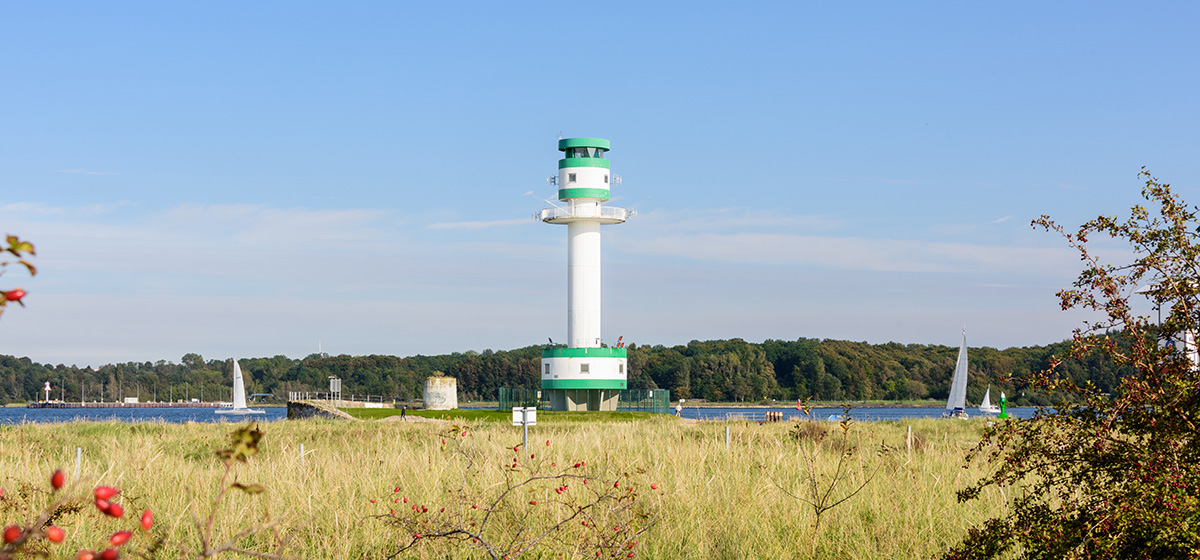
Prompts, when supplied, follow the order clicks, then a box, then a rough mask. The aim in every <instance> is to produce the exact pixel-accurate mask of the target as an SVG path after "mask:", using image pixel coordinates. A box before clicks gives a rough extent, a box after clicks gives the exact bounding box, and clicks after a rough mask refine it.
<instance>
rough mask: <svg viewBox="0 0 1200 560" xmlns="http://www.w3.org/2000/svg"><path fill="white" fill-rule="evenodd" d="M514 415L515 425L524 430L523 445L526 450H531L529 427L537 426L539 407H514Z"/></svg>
mask: <svg viewBox="0 0 1200 560" xmlns="http://www.w3.org/2000/svg"><path fill="white" fill-rule="evenodd" d="M512 415H513V416H512V420H513V425H514V426H521V427H522V428H524V432H525V436H524V437H523V438H522V439H521V443H522V444H523V445H524V446H525V449H529V427H530V426H536V425H537V407H534V406H514V407H512Z"/></svg>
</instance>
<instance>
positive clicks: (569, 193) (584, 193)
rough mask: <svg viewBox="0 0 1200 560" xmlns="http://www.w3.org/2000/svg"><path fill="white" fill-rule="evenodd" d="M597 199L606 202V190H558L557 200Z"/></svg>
mask: <svg viewBox="0 0 1200 560" xmlns="http://www.w3.org/2000/svg"><path fill="white" fill-rule="evenodd" d="M571 198H599V199H600V200H608V189H558V199H559V200H567V199H571Z"/></svg>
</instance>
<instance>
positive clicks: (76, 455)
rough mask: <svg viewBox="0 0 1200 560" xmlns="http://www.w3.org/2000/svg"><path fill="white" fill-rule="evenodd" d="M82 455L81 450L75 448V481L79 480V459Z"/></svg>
mask: <svg viewBox="0 0 1200 560" xmlns="http://www.w3.org/2000/svg"><path fill="white" fill-rule="evenodd" d="M82 455H83V449H82V448H79V447H76V448H75V480H79V459H80V457H81V456H82Z"/></svg>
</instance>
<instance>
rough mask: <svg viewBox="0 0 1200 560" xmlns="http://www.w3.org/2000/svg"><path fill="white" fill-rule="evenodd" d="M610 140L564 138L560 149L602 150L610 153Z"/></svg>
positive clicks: (559, 142) (560, 142)
mask: <svg viewBox="0 0 1200 560" xmlns="http://www.w3.org/2000/svg"><path fill="white" fill-rule="evenodd" d="M608 145H609V144H608V140H605V139H603V138H563V139H562V140H559V141H558V149H559V150H560V151H564V150H566V149H567V148H601V149H603V150H604V151H606V152H607V151H608V150H610V149H611V148H609V147H608Z"/></svg>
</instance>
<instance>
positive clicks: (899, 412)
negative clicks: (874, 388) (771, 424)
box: [671, 404, 1037, 422]
mask: <svg viewBox="0 0 1200 560" xmlns="http://www.w3.org/2000/svg"><path fill="white" fill-rule="evenodd" d="M671 410H672V411H674V408H672V409H671ZM1036 410H1037V409H1036V408H1009V409H1008V414H1009V415H1010V416H1013V417H1016V418H1032V417H1033V413H1034V411H1036ZM768 411H771V412H782V413H783V419H784V421H790V420H796V419H800V418H811V419H813V420H828V419H829V418H830V417H831V416H837V417H840V416H841V415H842V412H843V411H842V409H840V408H814V409H812V415H810V416H807V417H806V416H805V415H804V413H803V412H801V411H799V410H796V408H795V407H790V408H785V407H774V408H767V407H762V408H750V407H746V408H741V407H738V408H715V407H714V408H708V407H691V408H689V407H688V406H687V405H686V404H685V405H684V407H683V417H684V418H692V419H699V420H726V419H740V418H744V419H747V420H763V419H764V417H765V416H766V413H767V412H768ZM943 412H945V409H943V408H867V407H864V408H852V409H850V418H851V419H853V420H855V421H860V422H872V421H877V420H891V421H896V420H909V419H913V418H941V417H942V413H943ZM966 412H967V416H969V417H971V418H981V417H983V416H984V415H982V414H980V413H979V409H977V408H968V409H967V410H966ZM672 413H674V412H672ZM991 417H993V418H994V417H995V415H991Z"/></svg>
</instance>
